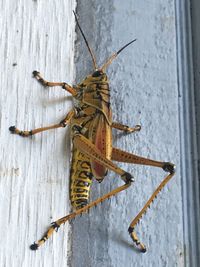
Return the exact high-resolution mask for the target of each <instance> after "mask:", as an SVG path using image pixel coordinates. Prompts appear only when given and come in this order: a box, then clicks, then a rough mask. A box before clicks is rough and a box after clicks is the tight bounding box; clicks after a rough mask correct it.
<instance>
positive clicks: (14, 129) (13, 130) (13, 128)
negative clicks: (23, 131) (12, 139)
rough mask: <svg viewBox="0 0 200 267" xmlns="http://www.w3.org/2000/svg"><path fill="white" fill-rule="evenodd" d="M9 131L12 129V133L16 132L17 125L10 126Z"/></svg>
mask: <svg viewBox="0 0 200 267" xmlns="http://www.w3.org/2000/svg"><path fill="white" fill-rule="evenodd" d="M9 131H10V132H11V133H12V134H14V133H15V131H16V127H15V126H10V127H9Z"/></svg>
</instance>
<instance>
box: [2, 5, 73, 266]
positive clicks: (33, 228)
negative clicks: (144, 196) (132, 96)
mask: <svg viewBox="0 0 200 267" xmlns="http://www.w3.org/2000/svg"><path fill="white" fill-rule="evenodd" d="M0 5H1V15H0V40H1V42H0V58H1V71H0V81H1V87H0V88H1V106H0V108H1V113H0V114H1V117H0V119H1V120H0V121H1V131H0V142H1V160H0V229H1V232H0V247H1V249H0V266H5V267H7V266H9V267H10V266H16V267H18V266H38V267H39V266H48V267H49V266H67V262H68V259H69V257H70V240H68V231H69V227H68V225H65V227H62V228H61V229H60V230H59V233H58V234H56V235H55V236H54V237H53V239H51V240H50V241H49V242H47V243H46V246H45V247H43V248H41V249H40V250H38V251H36V252H33V251H31V250H30V249H29V245H30V244H31V243H32V242H33V241H35V240H37V239H38V238H40V237H41V235H42V234H43V233H44V231H45V230H46V228H47V226H49V224H50V223H51V222H52V221H54V220H55V219H57V218H59V217H60V216H63V215H65V214H66V213H68V212H69V201H68V182H69V151H70V142H69V131H68V130H67V129H64V130H63V129H58V130H55V131H54V130H52V131H49V132H45V133H42V134H38V135H36V136H33V137H32V138H26V139H23V138H21V137H19V136H14V135H11V134H10V133H9V131H8V127H9V126H11V125H17V126H18V127H19V128H20V129H33V128H35V127H41V126H43V125H49V124H52V123H57V122H59V121H60V120H61V119H63V118H64V116H65V115H66V113H67V112H68V111H69V110H70V107H71V100H70V98H68V94H66V93H65V92H64V91H62V90H61V89H60V88H43V87H42V86H41V85H40V84H39V83H38V82H37V81H36V80H35V79H33V78H32V71H33V70H35V69H36V70H39V71H41V73H42V74H43V75H44V77H45V78H46V79H48V80H51V81H65V82H67V83H72V82H73V79H74V62H73V58H74V56H73V55H74V37H75V23H74V16H73V13H72V10H73V9H74V8H75V1H73V0H71V1H48V2H44V1H25V0H21V1H20V0H17V1H15V0H9V1H1V2H0Z"/></svg>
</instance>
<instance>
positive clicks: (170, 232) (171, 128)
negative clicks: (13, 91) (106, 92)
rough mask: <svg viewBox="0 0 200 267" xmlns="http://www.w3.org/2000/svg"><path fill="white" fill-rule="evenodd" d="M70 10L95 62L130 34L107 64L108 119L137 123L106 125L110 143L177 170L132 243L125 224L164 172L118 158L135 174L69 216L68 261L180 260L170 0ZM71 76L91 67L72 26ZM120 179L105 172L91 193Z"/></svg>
mask: <svg viewBox="0 0 200 267" xmlns="http://www.w3.org/2000/svg"><path fill="white" fill-rule="evenodd" d="M78 14H79V17H80V22H81V25H82V26H83V29H84V30H85V34H86V36H87V39H88V41H89V42H90V44H91V46H92V48H93V49H94V51H95V54H96V56H97V61H98V63H99V64H101V63H102V62H103V61H104V60H105V59H106V58H107V57H108V56H109V55H110V54H111V53H112V52H114V51H117V49H119V48H120V47H121V46H122V45H124V44H125V43H126V42H128V41H130V40H131V39H133V38H137V39H138V40H137V42H136V43H134V44H133V45H132V46H131V47H129V48H127V49H126V50H125V51H123V52H122V54H120V56H119V58H118V59H116V60H115V62H113V64H112V66H111V67H110V68H109V70H108V75H109V78H110V84H111V95H112V107H113V113H114V120H117V121H119V122H123V123H125V124H128V125H131V126H132V125H134V124H138V123H141V125H142V130H141V132H140V133H138V134H132V135H127V136H124V135H123V134H122V133H120V132H118V131H113V132H114V145H115V146H117V147H120V148H122V149H125V150H127V151H130V152H131V151H132V152H134V153H137V154H140V155H143V156H147V157H151V158H154V159H160V160H170V161H173V162H174V163H176V164H177V174H176V176H175V177H174V178H173V180H172V181H170V183H169V184H168V185H167V186H166V188H165V189H164V190H163V191H162V192H161V193H160V195H159V197H158V199H157V200H156V201H155V202H154V204H153V205H152V206H151V209H150V210H149V211H148V213H147V214H146V216H144V217H143V219H142V222H141V224H140V225H139V226H138V227H137V232H138V235H139V237H140V238H141V240H142V241H143V242H144V243H145V244H146V245H147V249H148V251H147V253H146V254H145V255H143V254H140V253H138V252H137V251H136V250H134V248H133V246H132V243H131V240H130V239H129V236H128V233H127V228H128V225H129V223H130V221H131V219H132V218H133V217H134V216H135V215H136V214H137V212H138V211H139V210H140V209H141V207H142V206H143V204H144V203H145V201H146V200H147V199H148V197H149V196H150V194H151V193H152V192H153V190H154V189H155V187H156V186H157V185H158V184H159V182H160V181H161V179H163V177H164V175H165V173H164V172H163V171H162V170H158V169H155V168H150V167H141V166H134V165H132V166H131V165H130V164H120V166H123V167H124V169H126V170H127V171H129V172H131V173H132V174H133V175H134V177H135V183H134V185H133V186H132V188H129V189H128V190H127V192H123V193H121V194H119V195H118V196H116V197H115V198H113V199H111V200H109V201H106V202H105V203H103V204H102V205H101V206H99V207H97V208H96V209H92V210H91V211H90V214H89V215H83V216H82V217H81V218H77V219H76V220H75V222H74V223H73V229H72V231H73V236H72V238H73V242H72V244H73V248H72V254H73V257H72V266H74V267H77V266H78V267H82V266H90V267H93V266H95V267H98V266H106V267H107V266H109V267H111V266H115V267H117V266H120V267H121V266H131V267H132V266H184V263H183V261H184V257H183V253H184V252H183V221H182V218H183V216H182V201H181V178H180V172H179V170H180V161H179V157H180V154H179V153H180V152H179V142H180V140H179V120H178V86H177V69H176V68H177V66H176V32H175V31H176V28H175V6H174V1H172V0H168V1H165V2H162V3H161V2H159V1H156V2H151V1H132V0H127V1H119V0H115V1H110V0H109V1H107V0H106V1H103V0H100V1H87V0H85V1H78ZM78 40H79V41H78V43H77V49H78V51H79V54H78V55H77V61H76V69H77V82H78V81H80V80H81V79H82V78H83V77H84V76H86V75H87V74H88V73H90V72H91V70H92V63H91V58H90V56H89V54H88V52H87V49H86V47H85V44H84V42H83V39H82V37H80V32H78ZM120 184H121V181H120V179H119V177H118V176H117V175H116V174H114V173H112V172H110V174H109V176H108V177H106V178H105V180H104V181H103V183H101V184H98V183H97V182H94V184H93V186H92V195H91V197H92V199H94V198H97V197H98V196H100V195H102V194H104V193H105V192H108V191H110V190H111V188H115V187H117V186H119V185H120Z"/></svg>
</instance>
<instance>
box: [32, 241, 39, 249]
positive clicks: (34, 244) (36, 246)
mask: <svg viewBox="0 0 200 267" xmlns="http://www.w3.org/2000/svg"><path fill="white" fill-rule="evenodd" d="M38 247H39V246H38V244H36V243H33V244H32V245H31V246H30V249H31V250H37V249H38Z"/></svg>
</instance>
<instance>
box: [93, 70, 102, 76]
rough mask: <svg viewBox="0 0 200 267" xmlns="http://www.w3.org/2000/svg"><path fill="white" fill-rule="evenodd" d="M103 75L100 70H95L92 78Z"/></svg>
mask: <svg viewBox="0 0 200 267" xmlns="http://www.w3.org/2000/svg"><path fill="white" fill-rule="evenodd" d="M102 74H103V72H102V71H101V70H97V71H95V72H94V73H93V74H92V77H99V76H101V75H102Z"/></svg>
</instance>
